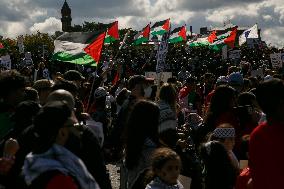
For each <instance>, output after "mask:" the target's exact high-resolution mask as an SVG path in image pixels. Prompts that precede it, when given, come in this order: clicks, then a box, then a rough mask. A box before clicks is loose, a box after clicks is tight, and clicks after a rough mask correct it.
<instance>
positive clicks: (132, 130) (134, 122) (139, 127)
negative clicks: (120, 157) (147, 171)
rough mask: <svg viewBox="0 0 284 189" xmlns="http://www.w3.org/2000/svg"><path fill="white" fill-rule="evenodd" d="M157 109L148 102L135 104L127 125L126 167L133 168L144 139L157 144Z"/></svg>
mask: <svg viewBox="0 0 284 189" xmlns="http://www.w3.org/2000/svg"><path fill="white" fill-rule="evenodd" d="M159 116H160V111H159V107H158V106H157V105H156V104H155V103H153V102H150V101H145V100H142V101H139V102H137V103H136V104H135V105H134V107H133V110H132V112H131V113H130V117H129V120H128V123H127V135H126V136H127V139H126V148H125V151H126V167H127V168H129V169H131V168H133V167H135V166H136V165H137V163H138V161H139V157H140V156H141V152H142V150H143V145H144V142H145V140H146V139H150V140H152V141H153V142H154V143H156V144H157V143H158V125H159Z"/></svg>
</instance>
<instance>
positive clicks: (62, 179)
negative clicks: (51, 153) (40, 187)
mask: <svg viewBox="0 0 284 189" xmlns="http://www.w3.org/2000/svg"><path fill="white" fill-rule="evenodd" d="M45 189H78V186H77V185H76V184H75V182H74V180H73V179H72V177H70V176H66V175H64V174H58V175H56V176H54V177H53V178H52V179H51V180H50V181H49V182H48V184H47V186H46V188H45Z"/></svg>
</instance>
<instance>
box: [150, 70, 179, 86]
mask: <svg viewBox="0 0 284 189" xmlns="http://www.w3.org/2000/svg"><path fill="white" fill-rule="evenodd" d="M160 74H161V81H163V82H165V83H166V82H167V81H168V79H169V78H171V77H172V76H173V74H172V72H161V73H158V74H157V73H156V72H145V77H146V78H154V82H155V84H157V83H158V79H159V78H158V76H159V75H160Z"/></svg>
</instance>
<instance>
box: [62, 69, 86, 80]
mask: <svg viewBox="0 0 284 189" xmlns="http://www.w3.org/2000/svg"><path fill="white" fill-rule="evenodd" d="M63 78H64V79H66V80H68V81H78V80H84V79H85V77H83V75H82V74H81V73H80V72H78V71H76V70H69V71H67V72H65V73H64V75H63Z"/></svg>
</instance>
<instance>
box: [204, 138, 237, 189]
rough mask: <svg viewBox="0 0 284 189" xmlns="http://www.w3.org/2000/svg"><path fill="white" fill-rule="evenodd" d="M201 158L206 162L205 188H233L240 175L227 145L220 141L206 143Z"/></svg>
mask: <svg viewBox="0 0 284 189" xmlns="http://www.w3.org/2000/svg"><path fill="white" fill-rule="evenodd" d="M200 155H201V158H202V160H203V162H204V164H205V171H206V176H205V186H206V187H205V188H233V187H234V185H235V182H236V178H237V175H238V170H236V169H235V167H234V165H233V163H232V161H231V159H230V157H229V155H228V153H227V151H226V149H225V147H224V146H223V145H222V144H221V143H220V142H218V141H211V142H208V143H205V144H204V145H203V146H202V147H201V152H200Z"/></svg>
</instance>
